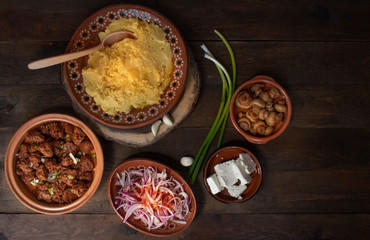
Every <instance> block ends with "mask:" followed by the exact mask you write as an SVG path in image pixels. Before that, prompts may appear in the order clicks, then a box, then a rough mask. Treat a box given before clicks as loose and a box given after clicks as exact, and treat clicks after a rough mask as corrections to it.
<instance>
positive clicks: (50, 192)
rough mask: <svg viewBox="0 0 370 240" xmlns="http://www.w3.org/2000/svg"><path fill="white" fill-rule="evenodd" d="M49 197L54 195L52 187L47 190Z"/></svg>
mask: <svg viewBox="0 0 370 240" xmlns="http://www.w3.org/2000/svg"><path fill="white" fill-rule="evenodd" d="M48 191H49V194H50V196H53V195H54V189H53V188H52V187H50V188H48Z"/></svg>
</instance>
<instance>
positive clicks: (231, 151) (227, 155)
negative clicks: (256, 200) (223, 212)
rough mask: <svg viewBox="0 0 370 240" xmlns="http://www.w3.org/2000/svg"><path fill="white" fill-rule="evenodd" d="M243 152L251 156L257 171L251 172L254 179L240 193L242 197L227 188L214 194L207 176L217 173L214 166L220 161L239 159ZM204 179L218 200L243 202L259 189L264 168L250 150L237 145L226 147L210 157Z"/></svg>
mask: <svg viewBox="0 0 370 240" xmlns="http://www.w3.org/2000/svg"><path fill="white" fill-rule="evenodd" d="M241 153H247V154H248V155H249V156H251V158H252V159H253V161H254V162H255V163H256V171H254V172H252V173H251V175H250V176H251V177H252V181H251V182H250V183H248V184H247V189H246V190H245V191H244V192H243V193H242V194H241V195H240V199H238V198H234V197H232V196H230V195H229V193H228V191H227V189H226V188H224V189H223V190H222V191H221V192H219V193H217V194H212V191H211V189H210V187H209V186H208V183H207V178H208V177H209V176H211V175H212V174H214V173H215V169H214V167H215V166H216V165H217V164H219V163H223V162H226V161H229V160H232V159H237V158H238V157H239V154H241ZM203 181H204V185H205V186H206V188H207V190H208V192H209V193H210V194H211V195H212V196H213V197H215V198H216V199H217V200H219V201H221V202H224V203H230V204H235V203H242V202H245V201H247V200H248V199H250V198H251V197H253V195H254V194H256V192H257V191H258V188H259V187H260V185H261V182H262V168H261V165H260V163H259V161H258V159H257V158H256V156H255V155H254V154H253V153H251V152H250V151H249V150H247V149H245V148H242V147H237V146H229V147H224V148H221V149H219V150H217V151H216V152H215V153H213V154H212V156H211V157H210V158H209V159H208V161H207V163H206V166H205V168H204V175H203Z"/></svg>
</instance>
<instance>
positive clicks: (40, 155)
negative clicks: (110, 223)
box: [4, 114, 104, 215]
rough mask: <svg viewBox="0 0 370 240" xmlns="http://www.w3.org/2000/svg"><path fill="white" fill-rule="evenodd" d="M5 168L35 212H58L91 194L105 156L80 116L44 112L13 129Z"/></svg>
mask: <svg viewBox="0 0 370 240" xmlns="http://www.w3.org/2000/svg"><path fill="white" fill-rule="evenodd" d="M70 153H71V154H72V155H73V158H74V159H72V157H71V156H70ZM4 169H5V176H6V180H7V182H8V185H9V187H10V189H11V191H12V192H13V194H14V196H15V197H16V198H17V199H18V200H19V201H20V202H21V203H23V204H24V205H25V206H26V207H28V208H30V209H32V210H33V211H36V212H39V213H43V214H48V215H58V214H64V213H68V212H71V211H74V210H76V209H78V208H79V207H81V206H82V205H84V204H85V203H86V202H87V201H88V200H89V199H90V198H91V197H92V196H93V194H94V193H95V191H96V190H97V188H98V186H99V184H100V181H101V178H102V175H103V169H104V156H103V151H102V148H101V145H100V142H99V140H98V138H97V137H96V135H95V134H94V132H93V131H92V130H91V129H90V128H89V127H88V126H86V125H85V124H84V123H83V122H81V121H80V120H78V119H77V118H74V117H72V116H69V115H64V114H45V115H41V116H38V117H35V118H33V119H31V120H29V121H28V122H26V123H24V124H23V125H22V126H21V127H20V128H19V129H18V130H17V131H16V133H15V134H14V136H13V137H12V139H11V140H10V142H9V144H8V147H7V150H6V154H5V161H4Z"/></svg>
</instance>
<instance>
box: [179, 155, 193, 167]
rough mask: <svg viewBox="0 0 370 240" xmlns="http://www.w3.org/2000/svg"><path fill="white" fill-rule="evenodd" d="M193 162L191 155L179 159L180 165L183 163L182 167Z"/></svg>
mask: <svg viewBox="0 0 370 240" xmlns="http://www.w3.org/2000/svg"><path fill="white" fill-rule="evenodd" d="M193 162H194V158H192V157H182V158H181V160H180V163H181V165H183V166H184V167H189V166H191V165H192V164H193Z"/></svg>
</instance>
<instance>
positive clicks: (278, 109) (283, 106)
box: [274, 104, 286, 113]
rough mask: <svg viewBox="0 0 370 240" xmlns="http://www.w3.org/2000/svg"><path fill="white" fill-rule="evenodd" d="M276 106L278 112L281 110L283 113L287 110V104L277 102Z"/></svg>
mask: <svg viewBox="0 0 370 240" xmlns="http://www.w3.org/2000/svg"><path fill="white" fill-rule="evenodd" d="M274 108H275V110H276V111H278V112H281V113H283V112H286V106H285V105H281V104H275V105H274Z"/></svg>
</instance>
